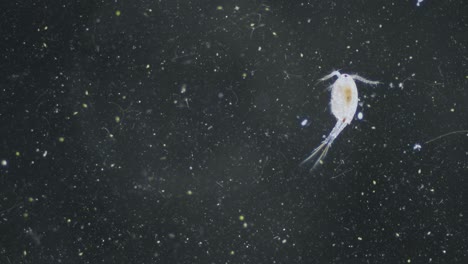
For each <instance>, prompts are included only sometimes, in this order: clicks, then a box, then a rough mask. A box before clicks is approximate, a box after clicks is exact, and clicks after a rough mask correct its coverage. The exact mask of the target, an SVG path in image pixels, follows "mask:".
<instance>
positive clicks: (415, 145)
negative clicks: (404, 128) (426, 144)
mask: <svg viewBox="0 0 468 264" xmlns="http://www.w3.org/2000/svg"><path fill="white" fill-rule="evenodd" d="M421 148H422V147H421V145H419V144H418V143H416V144H414V146H413V150H421Z"/></svg>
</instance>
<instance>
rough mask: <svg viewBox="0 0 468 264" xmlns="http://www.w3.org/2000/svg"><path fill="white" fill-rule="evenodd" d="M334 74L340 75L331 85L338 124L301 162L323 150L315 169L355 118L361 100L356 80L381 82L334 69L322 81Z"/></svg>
mask: <svg viewBox="0 0 468 264" xmlns="http://www.w3.org/2000/svg"><path fill="white" fill-rule="evenodd" d="M333 76H336V77H338V79H336V81H335V82H334V83H333V84H332V85H331V86H330V89H331V100H330V107H331V111H332V113H333V115H334V116H335V117H336V124H335V127H334V128H333V130H332V131H331V132H330V134H329V135H328V137H326V138H325V140H324V141H322V144H320V146H318V147H316V148H315V149H314V151H312V153H311V154H310V155H309V157H307V158H306V159H305V160H304V161H302V162H301V165H304V164H306V163H308V162H310V161H312V160H313V158H314V157H315V156H316V155H317V154H319V153H320V152H321V154H320V156H319V157H318V159H317V160H316V161H315V163H314V165H313V166H312V168H311V169H310V170H313V169H314V168H315V167H316V166H317V164H319V163H320V164H322V163H323V161H322V160H323V159H324V158H325V156H326V155H327V152H328V149H329V148H330V146H331V144H332V143H333V141H334V140H335V138H337V137H338V135H339V134H340V133H341V131H343V129H344V128H345V127H346V126H347V125H349V124H350V123H351V121H352V120H353V117H354V114H355V113H356V108H357V105H358V100H359V99H358V91H357V87H356V83H355V82H354V81H355V80H356V81H361V82H363V83H367V84H371V85H375V84H379V82H376V81H370V80H367V79H365V78H363V77H361V76H359V75H356V74H354V75H350V74H346V73H343V74H341V73H340V72H338V71H333V72H332V73H330V74H329V75H327V76H325V77H323V78H322V79H320V81H325V80H327V79H330V78H332V77H333Z"/></svg>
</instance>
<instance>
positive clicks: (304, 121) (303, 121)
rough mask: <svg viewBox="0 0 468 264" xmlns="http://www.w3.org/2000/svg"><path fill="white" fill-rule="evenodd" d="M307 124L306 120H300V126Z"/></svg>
mask: <svg viewBox="0 0 468 264" xmlns="http://www.w3.org/2000/svg"><path fill="white" fill-rule="evenodd" d="M308 122H309V120H307V118H306V119H304V120H302V122H301V126H306V125H307V123H308Z"/></svg>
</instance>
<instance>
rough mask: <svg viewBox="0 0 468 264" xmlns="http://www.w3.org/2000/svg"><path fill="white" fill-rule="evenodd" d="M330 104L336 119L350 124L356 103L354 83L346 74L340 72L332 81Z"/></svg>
mask: <svg viewBox="0 0 468 264" xmlns="http://www.w3.org/2000/svg"><path fill="white" fill-rule="evenodd" d="M331 89H332V91H331V100H330V106H331V111H332V113H333V115H334V116H335V117H336V119H338V120H340V121H342V122H344V123H347V124H350V123H351V121H352V120H353V117H354V114H355V113H356V109H357V105H358V91H357V87H356V83H355V82H354V80H353V78H352V77H351V76H349V75H348V74H342V75H340V76H339V77H338V79H337V80H336V81H335V83H333V85H332V88H331Z"/></svg>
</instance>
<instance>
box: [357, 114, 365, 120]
mask: <svg viewBox="0 0 468 264" xmlns="http://www.w3.org/2000/svg"><path fill="white" fill-rule="evenodd" d="M363 117H364V114H362V112H359V113H358V114H357V118H358V119H359V120H362V118H363Z"/></svg>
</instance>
